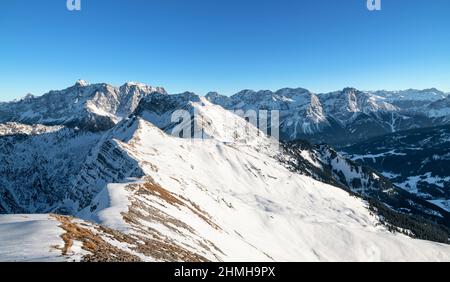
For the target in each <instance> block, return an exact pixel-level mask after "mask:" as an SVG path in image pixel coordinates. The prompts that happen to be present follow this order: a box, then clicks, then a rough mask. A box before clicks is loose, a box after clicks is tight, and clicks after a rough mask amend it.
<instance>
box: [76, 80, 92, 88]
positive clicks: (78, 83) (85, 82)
mask: <svg viewBox="0 0 450 282" xmlns="http://www.w3.org/2000/svg"><path fill="white" fill-rule="evenodd" d="M88 85H89V83H88V82H87V81H86V80H83V79H78V80H77V81H76V82H75V86H77V87H84V86H88Z"/></svg>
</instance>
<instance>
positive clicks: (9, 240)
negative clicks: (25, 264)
mask: <svg viewBox="0 0 450 282" xmlns="http://www.w3.org/2000/svg"><path fill="white" fill-rule="evenodd" d="M58 225H59V224H58V222H57V221H56V220H54V219H52V218H51V217H50V216H48V215H0V234H1V235H0V237H1V238H0V261H2V262H5V261H10V262H13V261H42V262H45V261H61V260H63V259H62V257H61V251H60V250H58V248H62V246H63V245H64V242H63V240H62V238H61V235H62V234H63V230H62V229H60V228H59V227H58Z"/></svg>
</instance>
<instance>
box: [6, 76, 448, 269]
mask: <svg viewBox="0 0 450 282" xmlns="http://www.w3.org/2000/svg"><path fill="white" fill-rule="evenodd" d="M79 84H80V85H79V87H87V85H86V84H85V83H81V82H80V83H79ZM286 91H287V90H286ZM288 92H289V91H288ZM285 94H286V93H285ZM286 95H288V94H286ZM296 95H297V94H295V95H294V96H295V97H296ZM244 96H245V95H244ZM250 96H251V97H252V95H250ZM309 98H311V100H310V105H307V106H306V110H308V109H311V110H312V108H315V110H314V113H318V112H320V109H319V108H320V107H319V105H318V102H319V101H318V100H316V99H315V98H314V96H310V97H309ZM295 99H296V98H295ZM295 99H294V97H293V100H295ZM306 100H308V98H307V99H306ZM296 101H298V103H299V104H301V103H300V100H296ZM302 101H303V100H302ZM131 104H133V105H135V103H134V102H132V103H131ZM280 105H281V104H280ZM133 107H134V106H133ZM180 109H182V110H185V111H186V112H187V113H188V115H192V114H194V113H197V119H196V120H194V122H193V123H190V122H187V123H185V124H184V126H188V125H191V126H192V127H193V129H194V130H193V133H194V134H193V135H194V137H195V138H194V139H191V138H189V139H183V138H180V137H179V132H178V131H177V130H176V129H177V128H179V127H178V126H179V121H178V120H175V121H174V120H173V119H172V118H171V116H172V114H173V113H174V112H176V111H177V110H180ZM117 121H118V123H117V124H116V125H114V126H113V127H112V128H111V129H110V130H108V131H106V132H104V133H90V132H86V131H82V130H78V129H70V128H62V129H60V130H58V131H55V132H47V133H44V134H38V135H25V136H4V137H1V138H0V141H2V142H3V143H0V145H1V144H3V147H0V148H2V149H3V150H5V153H4V154H2V155H3V156H7V158H8V160H9V161H8V162H6V163H7V164H8V165H7V166H6V167H5V168H4V169H3V170H2V173H4V175H9V177H8V178H5V179H6V180H7V183H6V184H5V183H3V184H2V185H0V188H3V189H4V191H6V192H9V195H10V196H8V197H7V198H2V199H3V200H5V199H9V200H10V201H9V202H5V201H3V209H4V210H6V212H9V213H12V212H14V211H9V210H8V208H11V206H12V205H14V204H15V205H16V208H17V209H18V208H23V209H24V210H26V212H31V213H32V212H44V213H46V212H55V211H56V212H59V213H67V214H71V215H72V216H75V218H72V217H67V216H58V215H49V216H46V215H41V216H37V215H30V218H31V220H30V221H28V220H24V219H23V218H20V216H15V215H7V216H2V217H0V229H1V230H0V231H4V232H0V242H2V244H0V246H2V245H3V242H5V244H8V246H6V245H5V246H6V247H0V260H26V259H25V258H23V259H21V258H20V256H22V257H24V256H27V254H29V253H27V251H26V250H24V249H22V246H21V244H20V242H21V240H23V241H24V242H26V243H27V244H29V245H30V248H29V249H30V250H31V251H30V253H31V254H32V255H30V260H83V261H140V260H143V261H207V260H210V261H253V260H258V261H371V260H374V261H409V260H413V261H417V260H419V261H450V246H449V245H443V244H438V243H432V242H428V241H421V240H415V239H412V238H410V237H407V236H405V235H402V234H399V233H391V232H390V231H389V230H388V228H387V227H385V225H383V224H382V222H383V219H382V218H379V217H378V216H377V215H376V214H375V213H374V212H373V211H371V210H370V209H369V204H368V203H366V202H365V201H363V200H361V199H360V198H358V197H355V196H352V195H350V194H349V193H348V192H346V191H344V190H343V189H341V188H338V187H335V186H332V185H329V184H325V183H324V182H320V181H317V180H314V179H313V178H312V177H311V176H308V175H304V174H302V173H299V172H297V171H294V170H292V169H290V168H289V167H288V166H286V164H285V163H283V162H281V161H280V154H283V152H282V151H278V150H276V149H275V148H276V147H274V146H273V145H274V144H273V140H271V139H269V138H268V137H266V136H265V135H264V134H262V132H260V131H258V130H257V129H256V128H254V127H253V126H252V125H250V124H248V123H247V122H246V121H245V120H244V119H243V118H241V117H239V116H237V115H235V114H232V113H230V112H229V111H227V110H225V109H224V108H222V107H221V106H218V105H214V104H212V103H211V102H209V101H208V100H207V99H206V98H203V97H199V96H197V95H195V94H193V93H184V94H180V95H173V96H172V95H165V94H158V93H152V95H147V96H146V97H144V98H142V99H141V101H140V102H139V105H138V106H136V110H135V111H134V114H132V115H130V116H128V117H127V116H121V117H120V121H119V120H117ZM243 129H244V130H243ZM196 130H198V131H196ZM189 132H190V133H191V131H189ZM196 133H200V134H196ZM19 137H20V138H21V139H17V138H19ZM189 137H191V136H189ZM30 148H33V151H32V152H33V154H34V155H35V156H37V157H38V159H33V158H27V154H30V153H29V152H30V151H29V150H30ZM47 152H50V153H51V154H50V155H49V156H47V155H46V154H45V153H47ZM324 152H325V151H324ZM300 155H301V156H302V158H303V159H305V160H306V161H308V162H310V163H311V165H313V166H315V167H318V168H320V167H321V166H324V165H326V164H328V165H330V164H331V165H332V166H334V167H335V168H336V169H339V170H340V171H341V172H343V173H344V176H345V178H346V179H345V180H346V181H347V182H349V181H351V180H353V179H355V178H356V177H357V176H359V175H356V174H354V171H352V167H351V166H349V165H344V166H343V165H342V164H345V162H344V163H342V164H341V163H340V161H338V159H339V158H335V157H331V156H328V155H326V154H324V155H315V154H314V152H312V151H308V150H305V151H302V152H300ZM43 157H46V158H47V157H48V159H42V158H43ZM318 157H320V158H321V159H320V162H318V161H317V160H318ZM17 159H22V160H23V161H21V162H19V163H20V164H21V169H22V171H24V172H25V171H26V170H27V168H29V167H34V168H35V169H34V170H31V172H32V173H31V174H24V176H23V178H22V179H19V180H16V179H14V175H15V174H14V173H12V172H13V171H15V169H16V166H15V164H16V162H14V160H17ZM42 160H44V161H42ZM55 160H57V162H55ZM325 160H326V161H325ZM339 160H340V159H339ZM327 162H328V163H327ZM68 163H69V164H70V166H68ZM41 164H42V165H41ZM68 167H70V169H66V168H68ZM6 172H8V173H6ZM365 176H367V179H366V180H367V184H369V182H370V183H372V182H374V181H375V180H376V179H377V178H379V177H380V176H377V175H365ZM3 179H4V178H2V180H3ZM28 179H30V180H33V179H34V180H37V182H33V181H31V182H30V183H28V182H27V181H28ZM43 179H47V180H48V181H47V182H45V183H42V180H43ZM55 180H57V181H55ZM3 181H5V180H3ZM21 181H23V182H24V183H28V184H27V185H26V187H28V188H29V189H23V187H21V186H20V182H21ZM34 183H38V184H39V185H34ZM0 184H1V183H0ZM37 188H38V189H37ZM19 195H21V196H22V197H19ZM18 199H19V201H17V200H18ZM36 199H38V200H39V201H36ZM8 203H9V204H10V205H8ZM37 203H39V205H37ZM0 207H1V206H0ZM29 224H30V225H33V226H31V227H29V228H30V229H27V228H28V227H26V226H27V225H29ZM21 230H25V231H26V230H32V232H33V233H34V234H37V235H39V236H38V238H41V239H47V240H40V242H37V241H34V239H33V237H30V236H29V235H27V234H28V233H26V234H24V233H23V231H21ZM21 232H22V233H21ZM10 234H15V235H17V238H19V240H14V238H13V237H11V235H10ZM61 240H62V241H61ZM49 250H52V251H53V250H56V251H57V252H56V253H55V254H53V253H52V254H51V255H49V254H48V252H49ZM13 253H15V254H16V255H15V256H13V255H12V254H13Z"/></svg>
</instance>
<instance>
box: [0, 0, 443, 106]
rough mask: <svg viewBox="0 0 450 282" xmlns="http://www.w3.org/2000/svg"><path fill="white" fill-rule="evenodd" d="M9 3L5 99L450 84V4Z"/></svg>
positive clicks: (0, 19)
mask: <svg viewBox="0 0 450 282" xmlns="http://www.w3.org/2000/svg"><path fill="white" fill-rule="evenodd" d="M81 1H82V2H81V3H82V10H81V11H79V12H70V11H68V10H67V9H66V0H33V1H31V0H4V1H1V3H0V5H1V6H0V100H3V101H5V100H11V99H13V98H17V97H22V96H24V95H25V94H26V93H33V94H36V95H40V94H43V93H45V92H47V91H48V90H51V89H62V88H65V87H67V86H69V85H72V84H74V82H75V81H76V80H77V79H79V78H82V79H85V80H87V81H90V82H108V83H111V84H113V85H121V84H122V83H124V82H126V81H140V82H143V83H147V84H151V85H158V86H164V87H166V89H167V90H168V91H169V92H170V93H178V92H183V91H188V90H189V91H194V92H196V93H198V94H205V93H206V92H208V91H219V92H221V93H223V94H227V95H230V94H234V93H235V92H237V91H239V90H241V89H255V90H257V89H278V88H282V87H305V88H308V89H310V90H312V91H315V92H326V91H330V90H337V89H341V88H344V87H346V86H354V87H357V88H359V89H364V90H371V89H392V90H393V89H404V88H410V87H411V88H428V87H437V88H440V89H442V90H444V91H450V17H449V16H448V15H449V13H450V1H448V0H432V1H429V0H409V1H408V0H382V11H378V12H370V11H368V10H367V8H366V0H111V1H110V0H81Z"/></svg>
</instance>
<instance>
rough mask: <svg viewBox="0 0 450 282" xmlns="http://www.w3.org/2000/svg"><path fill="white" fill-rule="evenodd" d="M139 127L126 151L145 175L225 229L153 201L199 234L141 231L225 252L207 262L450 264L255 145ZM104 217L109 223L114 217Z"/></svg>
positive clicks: (440, 250)
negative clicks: (198, 240)
mask: <svg viewBox="0 0 450 282" xmlns="http://www.w3.org/2000/svg"><path fill="white" fill-rule="evenodd" d="M137 122H138V123H139V125H138V126H137V128H138V129H137V131H136V132H135V135H134V136H133V138H132V139H131V140H129V141H128V142H127V144H122V146H123V148H125V149H127V150H128V152H129V154H130V155H131V156H133V157H134V158H136V159H139V160H141V163H142V165H143V169H144V171H145V173H146V175H148V176H150V177H152V178H153V179H154V181H155V182H156V183H158V184H159V185H161V187H163V188H164V189H167V190H168V191H169V192H170V193H172V194H173V195H180V196H183V197H184V198H186V199H189V200H190V201H192V202H194V203H195V204H196V205H198V206H199V207H200V208H201V209H202V210H203V211H205V212H206V213H207V214H209V215H210V216H211V219H212V220H213V221H214V222H215V223H216V224H218V226H219V227H220V229H219V230H217V229H214V228H212V227H211V226H210V225H209V224H207V223H206V222H205V221H204V220H202V219H201V218H200V217H198V216H195V215H192V214H190V213H189V210H188V209H185V208H180V207H176V206H171V205H168V204H167V203H166V204H163V203H161V205H160V204H155V202H154V201H151V200H152V199H153V200H155V199H156V198H147V200H145V201H144V202H145V203H146V204H145V205H146V206H153V207H154V208H158V209H159V210H160V211H161V212H164V213H165V214H168V215H170V216H172V217H174V218H177V219H179V220H181V221H182V222H184V223H185V224H187V226H190V227H191V228H192V229H193V230H195V233H194V234H192V233H189V232H188V231H186V229H184V228H178V229H177V231H175V232H174V231H173V230H171V229H168V228H162V227H161V226H162V225H161V223H159V222H155V221H147V222H142V224H144V225H145V226H148V227H151V228H155V229H157V230H158V231H159V232H161V233H162V234H164V235H165V236H168V237H170V238H172V239H173V240H175V241H176V242H179V243H180V244H182V245H190V246H196V244H197V243H196V241H195V238H197V236H198V237H200V238H203V239H204V240H207V241H210V242H212V243H213V244H214V245H215V246H217V248H218V249H220V250H221V252H219V253H214V254H209V255H208V256H207V257H208V258H209V259H213V260H217V259H219V260H224V261H252V260H258V261H272V260H275V261H372V260H373V261H403V260H406V261H436V260H437V261H439V260H450V246H446V245H441V244H436V243H431V242H425V241H420V240H413V239H411V238H409V237H406V236H404V235H399V234H391V233H389V232H388V231H387V230H386V229H385V228H383V227H382V226H380V225H379V223H378V220H377V218H376V217H374V216H373V215H371V213H370V212H369V210H368V209H367V204H366V203H365V202H364V201H362V200H360V199H357V198H355V197H352V196H350V195H349V194H348V193H346V192H345V191H343V190H341V189H338V188H336V187H332V186H329V185H326V184H323V183H320V182H318V181H315V180H313V179H311V178H309V177H306V176H301V175H297V174H293V173H291V172H290V171H288V170H287V169H285V168H284V167H283V166H281V165H280V164H278V163H276V162H274V160H273V159H272V158H271V157H270V156H268V155H267V154H265V153H262V152H257V151H255V149H254V148H253V147H252V146H251V145H250V146H238V147H234V146H232V145H226V144H223V143H222V142H220V141H218V140H214V139H210V140H204V141H203V142H192V141H191V140H184V139H180V138H175V137H171V136H167V135H166V134H164V133H163V132H162V131H161V130H159V129H158V128H156V127H155V126H153V125H152V124H150V123H148V122H147V121H145V120H142V119H138V120H137ZM127 146H128V147H127ZM155 168H157V169H155ZM211 176H214V177H211ZM116 187H117V189H119V188H121V189H124V186H116ZM118 195H122V196H124V197H125V194H118ZM128 197H130V196H128ZM133 197H135V196H133ZM156 200H157V199H156ZM104 215H105V217H104V218H103V221H104V222H107V221H108V220H109V219H108V216H113V215H112V213H111V214H108V213H107V214H104ZM180 232H181V233H180ZM180 234H184V235H182V236H180ZM196 248H199V247H196Z"/></svg>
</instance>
